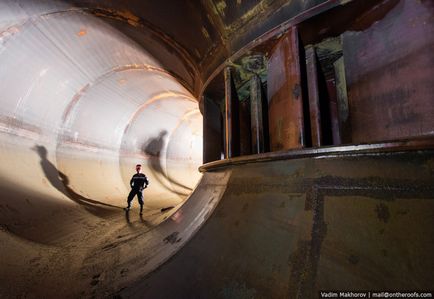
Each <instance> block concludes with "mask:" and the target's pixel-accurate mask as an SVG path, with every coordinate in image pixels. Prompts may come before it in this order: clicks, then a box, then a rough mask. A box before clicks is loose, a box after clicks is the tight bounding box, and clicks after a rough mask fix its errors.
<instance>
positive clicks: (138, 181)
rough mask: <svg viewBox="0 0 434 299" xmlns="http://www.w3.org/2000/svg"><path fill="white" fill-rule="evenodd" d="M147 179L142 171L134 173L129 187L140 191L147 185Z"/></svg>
mask: <svg viewBox="0 0 434 299" xmlns="http://www.w3.org/2000/svg"><path fill="white" fill-rule="evenodd" d="M148 184H149V181H148V178H147V177H146V175H144V174H143V173H136V174H135V175H133V177H132V178H131V180H130V186H131V189H133V190H137V191H141V190H143V189H144V188H146V187H148Z"/></svg>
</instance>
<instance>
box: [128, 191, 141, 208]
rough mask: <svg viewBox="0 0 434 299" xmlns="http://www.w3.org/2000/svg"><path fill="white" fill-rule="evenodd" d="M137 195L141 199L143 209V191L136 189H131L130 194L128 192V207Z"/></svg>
mask: <svg viewBox="0 0 434 299" xmlns="http://www.w3.org/2000/svg"><path fill="white" fill-rule="evenodd" d="M136 195H137V198H138V200H139V204H140V209H141V208H142V207H143V193H142V191H140V190H134V189H131V191H130V194H128V199H127V202H128V207H131V201H132V200H133V198H134V196H136Z"/></svg>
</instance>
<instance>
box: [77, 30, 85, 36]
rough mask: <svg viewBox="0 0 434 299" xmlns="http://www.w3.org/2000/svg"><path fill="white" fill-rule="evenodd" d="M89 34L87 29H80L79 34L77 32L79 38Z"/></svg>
mask: <svg viewBox="0 0 434 299" xmlns="http://www.w3.org/2000/svg"><path fill="white" fill-rule="evenodd" d="M86 34H87V30H86V29H80V31H79V32H77V35H78V36H80V37H81V36H85V35H86Z"/></svg>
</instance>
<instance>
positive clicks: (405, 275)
mask: <svg viewBox="0 0 434 299" xmlns="http://www.w3.org/2000/svg"><path fill="white" fill-rule="evenodd" d="M433 154H434V152H433V151H432V150H428V151H420V152H408V153H388V154H384V153H383V154H378V153H377V154H365V155H360V156H357V157H344V158H343V157H336V156H335V157H328V158H324V157H323V158H320V159H315V158H307V159H297V160H285V161H273V162H268V163H257V164H246V165H239V166H232V167H226V168H222V169H219V170H214V171H213V173H221V174H223V173H226V174H228V175H230V179H229V181H228V183H227V189H226V191H225V193H224V195H223V197H222V199H221V201H220V203H219V205H218V207H217V208H216V210H215V211H214V213H213V215H212V216H211V217H210V219H209V220H208V221H207V222H206V224H205V225H204V226H203V227H202V228H201V230H200V231H199V232H198V233H197V234H196V235H195V236H194V238H193V239H192V240H191V241H190V242H189V243H188V244H187V245H186V246H185V247H183V248H182V249H181V250H180V251H179V252H178V253H177V254H176V255H175V256H174V258H172V259H171V260H169V261H168V262H167V263H166V264H164V266H163V267H162V268H160V269H159V270H158V271H155V272H154V273H152V274H151V275H148V276H146V277H144V278H141V279H140V280H137V282H136V283H135V284H134V285H132V286H130V287H128V288H126V289H124V290H121V291H120V292H119V293H117V295H120V296H122V297H127V298H143V297H145V298H317V296H318V291H319V290H360V289H364V290H365V289H368V290H374V289H375V290H386V289H387V290H409V289H410V290H430V288H432V285H433V283H434V278H433V276H432V268H433V267H434V259H433V257H432V252H433V251H434V238H433V236H434V232H433V228H434V217H433V211H434V185H433V184H432V182H433V181H434V176H433V174H434V172H433V161H434V160H433V159H434V155H433ZM355 169H357V171H354V170H355ZM169 281H170V282H171V283H170V287H167V283H168V282H169Z"/></svg>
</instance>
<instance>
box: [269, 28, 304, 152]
mask: <svg viewBox="0 0 434 299" xmlns="http://www.w3.org/2000/svg"><path fill="white" fill-rule="evenodd" d="M267 80H268V85H267V86H268V89H267V93H268V102H269V107H268V113H269V133H270V149H271V150H272V151H278V150H283V149H291V148H301V147H303V146H304V144H305V141H304V124H303V103H302V101H303V100H302V87H301V74H300V59H299V43H298V33H297V29H296V28H292V29H291V30H290V31H289V32H288V33H286V34H285V35H284V36H283V37H282V38H281V40H280V41H279V43H278V44H277V45H276V46H275V47H274V49H273V50H272V53H271V55H270V59H269V61H268V74H267Z"/></svg>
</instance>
